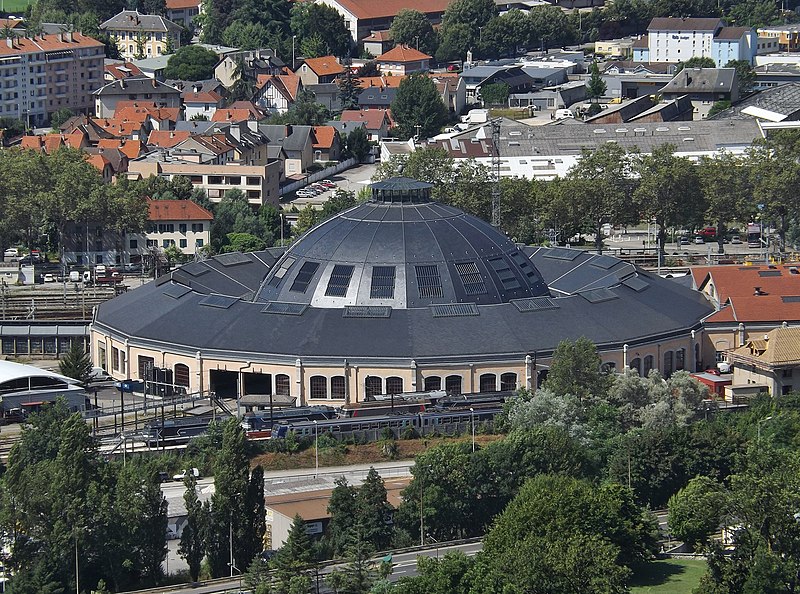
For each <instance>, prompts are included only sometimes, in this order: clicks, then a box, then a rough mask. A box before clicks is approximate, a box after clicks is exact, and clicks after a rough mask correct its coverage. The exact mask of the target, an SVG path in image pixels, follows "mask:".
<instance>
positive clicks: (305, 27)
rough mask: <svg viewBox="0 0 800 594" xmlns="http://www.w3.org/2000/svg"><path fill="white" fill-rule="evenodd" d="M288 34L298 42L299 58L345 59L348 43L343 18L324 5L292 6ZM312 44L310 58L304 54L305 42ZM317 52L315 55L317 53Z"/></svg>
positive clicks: (347, 53) (348, 38)
mask: <svg viewBox="0 0 800 594" xmlns="http://www.w3.org/2000/svg"><path fill="white" fill-rule="evenodd" d="M290 12H291V29H292V33H293V34H295V35H296V36H297V37H299V38H300V47H301V50H302V52H303V55H306V56H308V57H316V55H331V54H333V55H334V56H338V57H345V56H348V55H349V54H350V47H351V45H352V40H351V38H350V33H349V32H348V30H347V27H346V26H345V22H344V17H343V16H342V15H341V14H340V13H339V12H337V11H336V10H335V9H333V8H331V7H330V6H328V5H326V4H313V3H302V2H301V3H295V4H294V5H293V6H292V8H291V11H290ZM313 38H316V40H317V41H315V42H314V45H315V48H314V52H313V53H314V54H316V55H314V56H311V55H310V54H308V53H307V52H306V51H305V50H306V49H311V48H309V47H308V41H309V40H311V39H313ZM318 52H319V53H318Z"/></svg>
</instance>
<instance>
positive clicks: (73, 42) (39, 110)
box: [0, 32, 105, 126]
mask: <svg viewBox="0 0 800 594" xmlns="http://www.w3.org/2000/svg"><path fill="white" fill-rule="evenodd" d="M104 57H105V46H104V45H103V43H102V42H100V41H97V40H96V39H93V38H91V37H88V36H86V35H83V34H81V33H71V32H66V33H57V34H53V35H37V36H35V38H33V37H23V36H19V37H9V38H8V39H2V40H0V81H2V82H3V90H4V92H3V93H0V114H2V115H3V116H5V117H14V118H18V119H20V120H25V121H27V123H28V124H29V125H32V126H43V125H44V124H46V123H47V122H48V121H49V120H50V116H51V115H52V114H53V113H54V112H56V111H58V110H59V109H65V108H66V109H70V110H72V111H73V113H86V112H87V111H88V110H89V109H91V105H92V98H91V95H90V92H91V90H92V89H93V88H96V87H97V86H98V85H100V84H101V83H102V81H103V59H104ZM22 89H26V90H25V91H24V92H23V90H22ZM12 91H13V92H12Z"/></svg>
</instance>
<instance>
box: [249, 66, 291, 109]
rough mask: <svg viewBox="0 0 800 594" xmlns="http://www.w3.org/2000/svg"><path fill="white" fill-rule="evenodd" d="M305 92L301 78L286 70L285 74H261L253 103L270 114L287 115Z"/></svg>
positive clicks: (257, 80)
mask: <svg viewBox="0 0 800 594" xmlns="http://www.w3.org/2000/svg"><path fill="white" fill-rule="evenodd" d="M302 90H303V83H302V81H301V80H300V77H299V76H297V75H296V74H295V73H294V72H292V71H291V70H288V69H286V71H285V72H284V74H259V75H258V78H257V79H256V92H255V94H254V95H253V103H255V104H256V105H257V106H258V107H260V108H262V109H263V110H265V111H267V112H269V113H278V114H283V113H286V112H287V111H288V110H289V108H290V107H291V106H292V105H294V102H295V101H297V95H298V94H299V93H300V91H302Z"/></svg>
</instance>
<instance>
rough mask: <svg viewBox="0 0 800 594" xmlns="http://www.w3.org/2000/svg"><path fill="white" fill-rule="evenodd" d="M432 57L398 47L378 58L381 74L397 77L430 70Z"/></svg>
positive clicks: (410, 48) (411, 48) (402, 46)
mask: <svg viewBox="0 0 800 594" xmlns="http://www.w3.org/2000/svg"><path fill="white" fill-rule="evenodd" d="M432 59H433V57H432V56H429V55H428V54H425V53H423V52H421V51H418V50H415V49H414V48H413V47H408V46H407V45H396V46H394V47H393V48H392V49H390V50H389V51H388V52H386V53H385V54H382V55H380V56H378V57H377V58H376V59H375V61H376V62H377V63H378V70H380V71H381V74H385V75H389V76H395V75H403V76H405V75H407V74H413V73H414V72H427V71H428V70H430V63H431V60H432Z"/></svg>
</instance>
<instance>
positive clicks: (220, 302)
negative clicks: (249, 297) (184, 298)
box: [200, 295, 239, 309]
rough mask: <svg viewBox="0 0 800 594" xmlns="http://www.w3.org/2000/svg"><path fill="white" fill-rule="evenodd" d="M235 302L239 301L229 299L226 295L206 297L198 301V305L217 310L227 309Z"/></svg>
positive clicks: (232, 298)
mask: <svg viewBox="0 0 800 594" xmlns="http://www.w3.org/2000/svg"><path fill="white" fill-rule="evenodd" d="M237 301H239V298H238V297H229V296H227V295H207V296H206V297H203V299H201V300H200V305H205V306H207V307H216V308H219V309H228V308H229V307H230V306H231V305H233V304H234V303H236V302H237Z"/></svg>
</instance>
